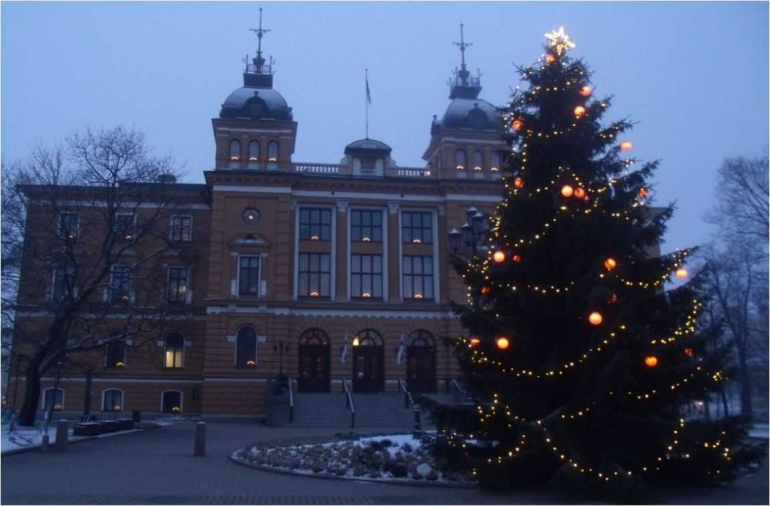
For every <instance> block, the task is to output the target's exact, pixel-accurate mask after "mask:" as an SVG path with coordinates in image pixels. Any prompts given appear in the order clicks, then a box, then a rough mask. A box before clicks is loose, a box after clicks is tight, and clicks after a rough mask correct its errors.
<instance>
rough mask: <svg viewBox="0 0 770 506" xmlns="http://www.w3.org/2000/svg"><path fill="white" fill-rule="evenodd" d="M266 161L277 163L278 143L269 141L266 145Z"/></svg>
mask: <svg viewBox="0 0 770 506" xmlns="http://www.w3.org/2000/svg"><path fill="white" fill-rule="evenodd" d="M267 161H268V162H277V161H278V142H277V141H270V142H269V143H268V145H267Z"/></svg>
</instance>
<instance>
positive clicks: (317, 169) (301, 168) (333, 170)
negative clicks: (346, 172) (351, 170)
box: [294, 163, 342, 174]
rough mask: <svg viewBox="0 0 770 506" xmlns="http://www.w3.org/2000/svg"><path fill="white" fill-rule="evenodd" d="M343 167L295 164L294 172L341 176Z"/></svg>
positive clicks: (336, 165) (322, 164)
mask: <svg viewBox="0 0 770 506" xmlns="http://www.w3.org/2000/svg"><path fill="white" fill-rule="evenodd" d="M341 167H342V166H341V165H339V164H332V163H295V164H294V172H310V173H313V174H339V173H341V172H342V171H341V170H340V168H341Z"/></svg>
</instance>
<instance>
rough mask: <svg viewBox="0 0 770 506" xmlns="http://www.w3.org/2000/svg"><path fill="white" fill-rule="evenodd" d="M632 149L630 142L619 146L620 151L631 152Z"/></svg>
mask: <svg viewBox="0 0 770 506" xmlns="http://www.w3.org/2000/svg"><path fill="white" fill-rule="evenodd" d="M633 147H634V145H633V144H631V142H630V141H625V142H623V143H622V144H621V145H620V149H621V151H631V149H632V148H633Z"/></svg>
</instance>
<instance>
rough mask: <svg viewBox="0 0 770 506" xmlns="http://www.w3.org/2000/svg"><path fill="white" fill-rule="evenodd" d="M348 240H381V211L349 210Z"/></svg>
mask: <svg viewBox="0 0 770 506" xmlns="http://www.w3.org/2000/svg"><path fill="white" fill-rule="evenodd" d="M350 240H351V241H354V242H357V241H361V242H372V241H373V242H382V211H374V210H372V211H369V210H360V209H353V210H351V211H350Z"/></svg>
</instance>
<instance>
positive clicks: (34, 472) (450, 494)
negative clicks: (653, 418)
mask: <svg viewBox="0 0 770 506" xmlns="http://www.w3.org/2000/svg"><path fill="white" fill-rule="evenodd" d="M193 432H194V424H192V423H178V424H174V425H169V426H166V427H163V428H162V429H156V430H147V431H143V432H137V433H133V434H126V435H124V436H118V437H113V438H107V439H102V440H96V441H89V442H85V443H82V444H77V445H72V446H70V447H69V448H68V450H67V452H66V453H63V454H57V453H49V454H43V453H40V452H32V453H25V454H21V455H15V456H10V457H3V458H2V473H1V478H2V498H1V499H2V503H4V504H366V505H368V504H558V503H560V502H561V503H565V502H566V503H572V502H574V500H569V499H565V498H563V497H559V496H556V495H554V494H551V493H547V492H515V493H510V494H506V495H503V494H493V493H490V492H485V491H481V490H467V489H450V488H433V487H410V486H402V485H384V484H375V483H362V482H354V481H338V480H320V479H313V478H305V477H300V476H290V475H282V474H275V473H269V472H263V471H258V470H255V469H250V468H247V467H244V466H239V465H236V464H234V463H232V462H230V461H228V460H227V457H228V456H229V455H230V454H231V453H232V452H233V451H234V450H236V449H238V448H241V447H243V446H244V445H246V444H247V443H249V442H254V441H260V440H274V439H281V438H296V437H300V436H305V435H308V436H314V435H317V436H331V435H333V434H334V433H335V432H337V431H335V430H333V429H320V428H319V429H308V428H303V429H294V428H266V427H262V426H258V425H253V424H224V423H210V424H208V427H207V432H208V434H207V435H208V438H207V448H206V450H207V452H206V457H193V456H192V451H193ZM367 432H371V433H376V432H385V430H376V429H372V430H371V431H367ZM666 502H669V503H685V504H686V503H701V504H703V503H705V504H731V503H732V504H768V481H767V468H766V467H765V468H764V469H763V472H762V473H760V475H758V476H754V477H750V478H746V479H744V480H743V481H741V482H739V483H736V484H734V485H731V486H729V487H721V488H718V489H708V490H703V489H696V490H691V491H683V490H677V491H676V492H675V493H672V494H671V495H669V496H667V497H666Z"/></svg>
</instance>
